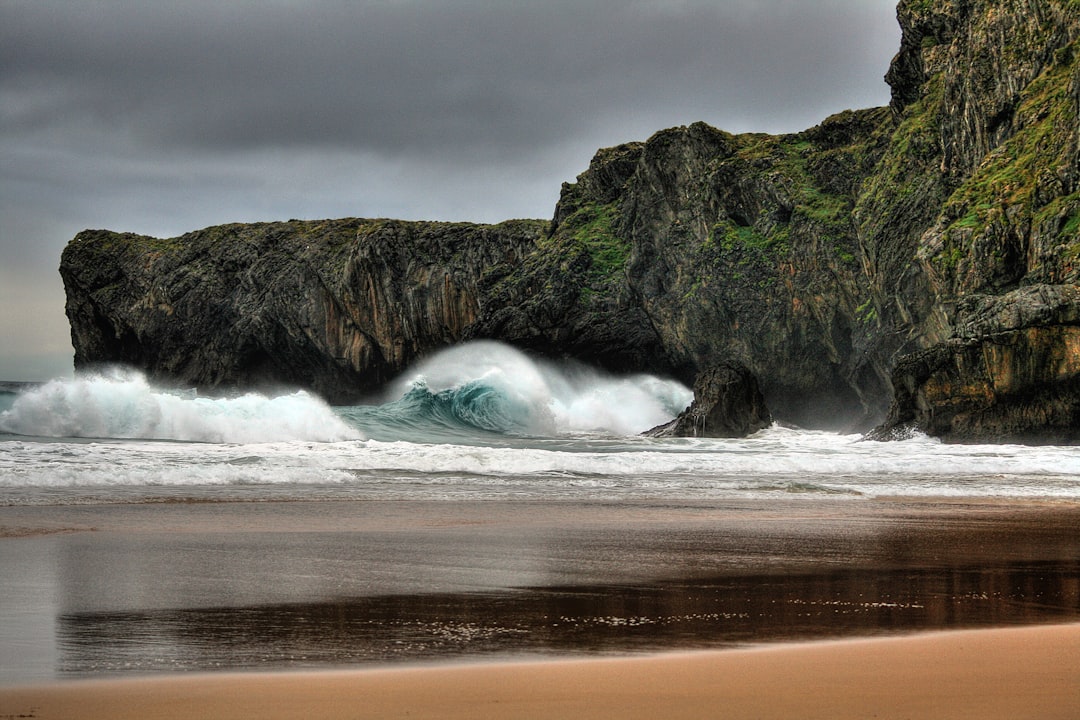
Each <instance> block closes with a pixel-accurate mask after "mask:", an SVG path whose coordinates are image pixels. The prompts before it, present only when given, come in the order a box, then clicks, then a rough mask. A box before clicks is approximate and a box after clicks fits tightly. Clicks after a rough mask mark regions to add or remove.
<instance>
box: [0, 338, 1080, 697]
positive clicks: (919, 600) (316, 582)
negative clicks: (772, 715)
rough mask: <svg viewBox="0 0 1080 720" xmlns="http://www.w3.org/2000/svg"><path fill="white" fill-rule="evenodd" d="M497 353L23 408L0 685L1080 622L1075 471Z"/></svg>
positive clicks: (12, 428)
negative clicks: (700, 400) (691, 431)
mask: <svg viewBox="0 0 1080 720" xmlns="http://www.w3.org/2000/svg"><path fill="white" fill-rule="evenodd" d="M691 399H692V393H691V391H690V390H689V389H688V388H686V387H684V386H682V385H680V384H679V383H677V382H674V381H671V380H667V379H663V378H657V377H651V376H647V375H633V376H613V375H610V374H607V373H603V372H600V371H597V370H595V369H591V368H588V367H583V366H581V365H578V364H572V363H553V362H547V361H541V360H537V359H535V358H531V357H529V356H526V355H525V354H522V353H520V352H518V351H516V350H514V349H513V348H509V347H506V346H503V345H499V344H495V343H490V342H482V343H472V344H468V345H463V346H459V347H455V348H452V349H449V350H446V351H444V352H441V353H439V354H437V355H434V356H432V357H431V358H429V359H428V360H426V361H425V362H423V363H420V364H419V365H417V366H416V367H415V368H413V369H412V370H410V371H409V372H408V373H406V374H404V375H403V376H402V378H401V379H400V380H399V381H398V382H397V383H395V384H394V385H393V386H392V387H390V388H388V389H387V391H386V393H385V395H384V396H382V397H380V398H372V400H371V402H370V403H366V404H362V405H356V406H350V407H331V406H329V405H327V404H326V403H324V402H322V401H321V400H320V399H318V398H317V397H315V396H314V395H312V394H310V393H307V392H303V391H284V392H277V393H268V394H259V393H247V394H238V395H234V396H206V395H203V394H201V393H198V392H196V391H194V390H191V389H175V388H162V387H156V386H155V385H154V384H153V383H151V382H149V381H147V379H146V378H145V377H144V376H142V375H140V374H139V373H137V372H133V371H130V370H123V369H115V370H112V371H108V372H102V373H99V374H94V375H80V376H78V377H76V378H75V379H64V380H54V381H51V382H45V383H39V384H13V383H8V384H3V385H0V573H2V574H3V576H4V578H5V585H4V592H3V593H2V594H0V683H2V682H26V681H37V680H51V679H58V678H59V679H64V678H72V677H101V676H115V675H130V674H147V673H169V672H179V671H191V670H196V671H218V670H229V669H239V670H265V669H296V668H324V667H342V666H347V667H352V666H355V665H358V664H364V665H382V664H386V663H399V662H412V663H417V662H419V663H428V662H433V661H440V662H441V661H460V660H463V659H464V660H477V659H485V658H491V657H522V656H529V657H532V656H536V655H544V656H547V655H559V656H565V655H580V654H597V653H600V654H610V653H616V654H621V653H627V652H657V651H664V650H671V649H693V648H709V647H727V646H730V645H732V644H745V643H753V642H770V641H777V640H789V639H806V638H814V637H835V636H847V635H864V634H880V633H895V632H908V631H913V630H925V629H933V628H943V627H970V626H985V625H1003V624H1006V625H1007V624H1018V623H1031V622H1050V621H1061V620H1071V619H1075V618H1078V617H1080V590H1078V588H1080V533H1078V532H1077V528H1078V527H1080V452H1078V451H1077V449H1076V448H1073V447H1054V446H1041V447H1029V446H1021V445H951V444H943V443H940V442H938V441H936V440H934V439H932V438H928V437H925V436H913V437H911V438H909V439H907V440H903V441H895V442H887V443H882V442H873V441H867V440H865V439H864V438H863V437H862V436H860V435H858V434H843V433H834V432H823V431H817V430H806V429H799V428H792V427H784V426H779V425H776V426H773V427H771V428H768V429H766V430H763V431H761V432H759V433H756V434H755V435H753V436H751V437H748V438H745V439H731V440H727V439H707V438H668V439H660V438H653V437H646V436H642V434H641V433H642V432H643V431H646V430H648V429H650V428H652V427H654V426H656V425H660V424H662V423H664V422H667V421H668V420H670V419H671V418H673V417H674V416H675V415H676V414H677V413H678V412H679V411H680V410H682V409H683V408H685V407H686V406H687V405H688V404H689V402H690V400H691Z"/></svg>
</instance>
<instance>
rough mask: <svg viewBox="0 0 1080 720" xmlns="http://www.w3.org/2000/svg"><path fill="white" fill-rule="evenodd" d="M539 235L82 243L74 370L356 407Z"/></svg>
mask: <svg viewBox="0 0 1080 720" xmlns="http://www.w3.org/2000/svg"><path fill="white" fill-rule="evenodd" d="M545 226H546V223H541V222H535V221H533V222H527V221H521V222H507V223H503V224H501V225H494V226H483V225H468V224H450V223H406V222H399V221H394V220H357V219H345V220H334V221H325V222H301V221H290V222H282V223H265V224H252V225H225V226H220V227H213V228H208V229H206V230H201V231H198V232H194V233H190V234H188V235H184V236H183V237H179V238H175V239H172V240H156V239H152V238H145V237H139V236H134V235H130V234H117V233H112V232H108V231H87V232H83V233H80V234H79V235H78V236H77V237H76V238H75V239H74V240H73V241H72V242H71V243H70V244H69V245H68V246H67V248H66V249H65V250H64V254H63V258H62V260H61V275H62V276H63V278H64V284H65V286H66V288H67V295H68V302H67V314H68V317H69V318H70V320H71V327H72V342H73V344H74V346H75V365H76V367H85V366H88V365H93V364H96V363H125V364H130V365H133V366H135V367H138V368H141V369H143V370H145V371H146V372H148V373H149V374H150V375H151V376H152V377H154V378H156V379H159V380H170V381H174V382H178V383H184V384H192V385H196V386H200V387H204V388H211V389H212V388H234V387H244V386H253V385H266V384H283V385H290V386H300V387H307V388H312V389H314V390H315V391H317V392H319V393H321V394H322V395H324V396H325V397H327V398H329V399H331V400H334V401H349V400H355V399H356V398H358V397H360V396H361V395H363V394H364V393H366V392H370V391H371V390H373V389H375V388H377V387H378V386H379V385H381V384H382V383H384V382H386V381H387V380H389V379H390V378H392V377H393V376H394V375H396V374H397V373H399V372H400V371H401V370H403V369H404V368H405V367H406V366H407V365H409V364H410V363H412V362H413V361H415V360H416V359H417V358H418V357H419V356H421V355H423V354H424V353H426V352H429V351H430V350H431V349H432V348H434V347H439V346H444V345H449V344H451V343H454V342H457V341H459V340H461V338H462V336H463V334H464V331H465V329H466V328H467V327H468V326H469V325H471V324H472V323H473V322H474V321H475V320H476V318H477V317H478V316H479V315H480V314H481V313H482V312H483V309H484V308H483V300H484V298H483V297H482V296H481V294H480V293H479V292H478V287H479V286H481V284H482V283H483V282H486V281H487V280H488V278H489V277H492V276H498V275H499V274H500V273H507V272H509V271H510V269H512V268H513V267H515V266H516V265H517V264H518V263H520V262H521V260H522V258H523V257H524V256H526V255H527V254H528V253H529V252H530V251H532V250H533V249H534V247H535V244H536V242H537V241H538V239H539V238H540V237H541V236H542V235H543V230H544V228H545Z"/></svg>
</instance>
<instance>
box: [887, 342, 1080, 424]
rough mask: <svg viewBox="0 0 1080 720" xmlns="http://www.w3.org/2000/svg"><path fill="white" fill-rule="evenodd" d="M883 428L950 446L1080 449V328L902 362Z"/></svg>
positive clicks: (963, 345) (942, 347)
mask: <svg viewBox="0 0 1080 720" xmlns="http://www.w3.org/2000/svg"><path fill="white" fill-rule="evenodd" d="M892 380H893V388H894V399H893V404H892V407H891V408H890V410H889V416H888V418H887V419H886V421H885V423H884V424H883V425H881V426H879V427H877V428H875V429H874V430H873V431H872V432H871V433H870V434H869V435H868V436H867V437H868V438H869V439H871V440H893V439H897V438H902V437H905V436H909V435H910V433H911V431H912V430H916V431H920V432H924V433H926V434H927V435H931V436H934V437H938V438H941V439H942V440H945V441H948V442H1022V443H1033V444H1077V443H1080V326H1077V325H1050V326H1043V327H1029V328H1024V329H1021V330H1013V331H1007V332H1001V333H995V334H993V335H989V336H986V337H982V338H975V339H957V340H950V341H947V342H944V343H941V344H939V345H935V346H933V347H930V348H927V349H926V350H922V351H920V352H917V353H913V354H912V355H908V356H906V357H904V358H902V359H901V361H900V362H899V363H898V364H897V366H896V369H895V370H894V371H893V378H892Z"/></svg>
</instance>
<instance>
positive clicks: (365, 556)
mask: <svg viewBox="0 0 1080 720" xmlns="http://www.w3.org/2000/svg"><path fill="white" fill-rule="evenodd" d="M1077 528H1080V507H1077V506H1076V505H1073V504H1069V503H1048V502H1037V503H1020V502H1015V501H1010V502H991V501H956V500H944V499H937V500H926V499H920V500H912V499H902V498H901V499H890V500H886V501H881V500H863V499H840V500H831V499H805V498H793V499H791V500H783V501H780V500H770V502H768V503H760V502H753V501H739V502H734V501H723V502H678V503H676V502H671V501H666V500H665V501H663V502H660V501H657V502H649V501H642V502H632V503H628V502H611V503H606V502H590V503H573V502H492V501H485V502H470V501H453V502H419V501H407V502H389V501H388V502H378V501H363V502H359V501H355V502H261V503H246V502H240V503H184V502H177V503H167V504H160V505H158V504H130V505H126V504H119V505H87V506H75V505H71V506H45V507H34V506H21V507H20V506H9V507H2V508H0V569H2V570H3V572H4V576H5V592H4V594H3V596H2V597H0V719H6V718H20V717H25V718H37V719H43V720H44V719H48V718H57V719H59V718H88V719H90V720H93V719H94V718H111V719H113V720H116V719H122V718H140V719H146V718H189V717H220V718H247V717H251V718H255V717H258V718H275V717H282V718H285V717H289V718H293V717H320V718H329V719H331V720H332V719H333V718H390V717H414V718H415V717H432V718H435V717H438V718H454V717H462V718H466V717H467V718H483V717H492V718H495V717H499V718H505V717H514V718H530V717H537V718H540V717H543V718H552V717H575V718H600V717H612V718H615V717H618V718H634V717H643V718H644V717H649V718H654V717H666V718H678V717H718V716H722V717H731V718H743V717H745V718H772V717H776V718H781V717H783V718H792V717H799V718H815V717H821V718H847V717H850V718H856V717H858V718H867V717H883V718H887V717H895V718H917V717H926V718H954V717H955V718H960V717H972V718H996V717H1001V718H1006V717H1007V718H1023V717H1031V718H1044V719H1045V718H1074V719H1075V718H1076V717H1078V715H1077V711H1076V708H1077V707H1080V625H1077V624H1075V623H1078V622H1080V533H1078V532H1077Z"/></svg>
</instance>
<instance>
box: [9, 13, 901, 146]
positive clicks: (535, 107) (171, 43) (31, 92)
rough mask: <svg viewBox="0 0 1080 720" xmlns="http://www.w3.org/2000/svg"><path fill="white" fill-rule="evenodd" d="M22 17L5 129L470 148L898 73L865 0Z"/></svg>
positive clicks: (843, 89) (846, 87)
mask: <svg viewBox="0 0 1080 720" xmlns="http://www.w3.org/2000/svg"><path fill="white" fill-rule="evenodd" d="M12 15H13V17H12V18H10V22H7V23H6V24H5V25H6V29H5V30H4V31H3V37H2V43H3V47H4V50H3V51H2V52H3V76H2V77H3V83H4V86H3V87H4V91H5V95H9V97H8V100H7V102H8V103H10V107H9V108H8V109H7V110H6V111H5V118H4V121H5V126H6V129H8V130H11V129H14V130H18V129H22V130H31V129H41V128H42V127H45V128H56V129H58V130H61V131H69V132H78V131H79V130H80V129H81V130H86V129H89V128H102V129H105V128H107V129H108V130H109V131H110V132H112V133H117V134H119V135H121V136H122V137H123V138H124V139H126V140H127V141H129V142H133V143H137V144H146V145H149V146H154V147H159V148H160V147H173V146H176V147H184V148H192V149H198V148H205V149H215V148H229V149H232V148H237V147H241V148H242V147H258V146H266V145H275V146H280V145H285V146H295V145H302V146H309V145H323V146H335V147H349V148H370V149H375V150H377V151H378V152H380V153H407V154H416V153H427V152H433V151H438V152H449V153H454V152H455V151H462V152H463V154H465V153H467V152H473V151H478V150H479V151H492V150H495V151H500V150H506V149H509V150H510V151H513V150H514V149H515V148H518V147H520V146H521V145H524V144H531V145H538V144H544V143H548V142H552V141H555V140H557V139H558V138H560V137H564V136H565V135H567V134H568V133H573V132H580V131H581V130H582V129H586V130H588V129H591V128H593V127H595V126H597V125H599V124H602V123H605V122H608V121H610V120H612V119H613V118H614V119H615V120H616V121H617V122H619V124H620V125H628V126H634V125H635V124H636V123H634V122H633V121H632V119H631V118H633V117H635V116H638V117H641V118H642V119H643V120H642V122H646V121H648V122H653V123H655V122H661V123H664V122H667V123H675V122H690V121H693V120H697V119H705V120H710V119H712V120H714V121H715V122H720V121H723V120H724V117H725V113H730V115H731V116H732V117H734V118H736V119H737V121H738V122H742V123H746V122H748V121H749V120H750V119H751V118H753V117H761V116H765V118H766V119H767V122H766V125H767V126H768V127H766V128H764V129H766V130H771V129H781V128H784V129H798V127H799V125H798V122H799V120H801V119H802V118H804V117H805V118H811V117H814V116H813V115H812V114H811V113H812V112H813V111H816V110H819V108H820V109H823V108H824V107H825V106H828V105H831V108H830V109H832V110H840V109H843V108H844V107H847V105H848V104H849V103H845V102H844V100H845V99H847V98H852V97H853V96H855V97H858V95H860V94H862V95H863V96H864V97H865V98H866V99H867V100H870V99H871V98H874V99H880V97H881V96H882V87H883V84H882V83H881V80H880V77H881V75H882V73H883V72H884V67H883V66H882V62H881V59H882V52H881V48H880V32H881V29H880V27H879V26H880V15H881V13H880V9H879V8H875V7H873V4H871V3H867V2H861V3H859V2H847V3H842V2H835V3H831V4H830V3H805V2H776V1H775V0H774V2H761V1H760V0H758V1H757V2H753V3H732V2H729V3H718V2H711V3H699V2H684V3H678V2H676V3H659V2H654V3H648V2H626V1H619V2H615V1H613V0H599V1H597V2H549V1H545V2H532V3H513V2H469V1H466V0H458V1H456V2H419V1H409V0H402V1H400V2H362V3H331V2H305V3H280V2H279V3H272V2H271V3H263V2H260V3H220V2H207V3H202V2H196V3H191V2H188V3H145V2H136V3H88V4H78V3H76V4H74V6H72V5H71V4H68V3H62V4H57V3H51V2H41V1H39V2H33V3H26V4H25V5H18V6H16V10H15V12H14V13H12ZM875 31H876V33H875ZM868 41H870V42H868ZM875 41H876V42H875ZM860 45H863V46H865V47H860ZM871 62H872V63H873V64H874V66H875V67H874V69H873V72H872V73H869V74H868V77H863V78H862V79H861V82H862V83H863V84H864V85H866V87H864V88H858V87H854V88H853V87H852V84H851V80H852V78H853V77H857V76H860V75H864V73H863V68H864V67H865V65H866V64H867V63H871ZM867 80H870V81H871V82H870V83H867ZM819 114H820V113H819ZM628 116H629V117H628ZM654 118H655V119H654ZM659 127H660V126H652V127H651V129H653V130H654V129H659ZM740 129H741V128H740ZM626 139H631V138H626ZM485 154H486V152H485Z"/></svg>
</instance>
